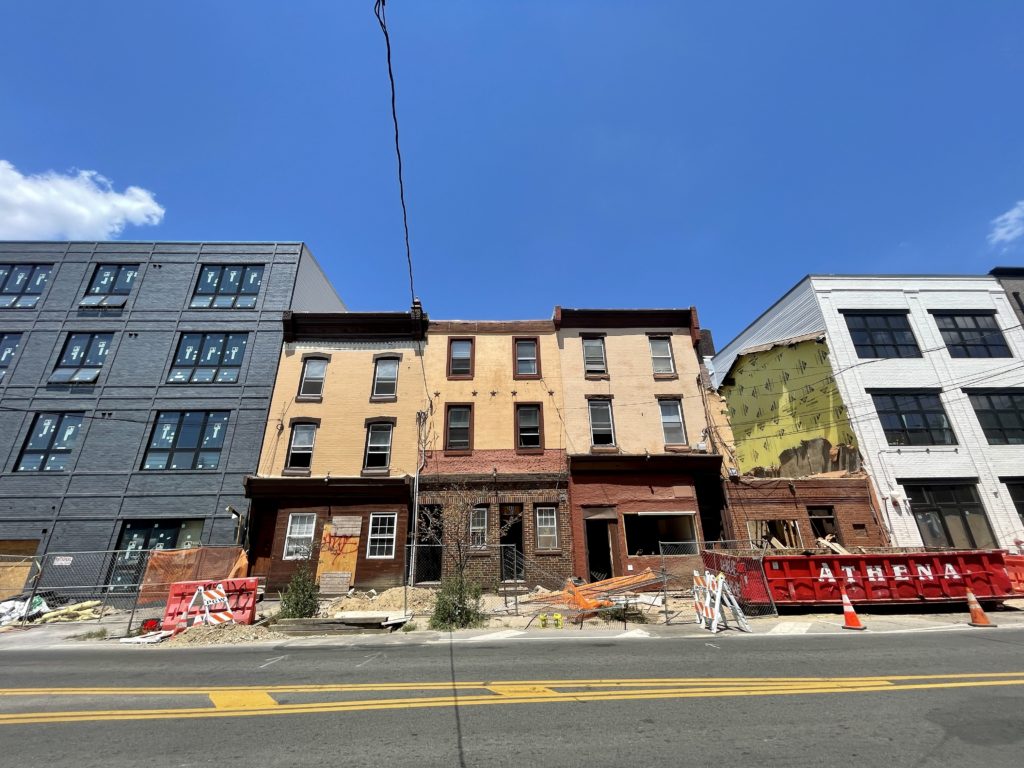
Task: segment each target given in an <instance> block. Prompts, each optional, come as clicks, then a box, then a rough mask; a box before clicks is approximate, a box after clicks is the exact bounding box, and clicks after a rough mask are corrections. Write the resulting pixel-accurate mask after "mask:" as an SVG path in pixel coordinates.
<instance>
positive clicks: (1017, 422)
mask: <svg viewBox="0 0 1024 768" xmlns="http://www.w3.org/2000/svg"><path fill="white" fill-rule="evenodd" d="M968 396H969V397H970V398H971V405H972V406H973V407H974V412H975V413H976V414H977V416H978V422H979V423H980V424H981V428H982V429H983V430H984V431H985V438H986V439H987V440H988V443H989V445H1024V390H1016V391H1014V390H1010V391H1008V392H992V393H985V394H981V393H978V394H974V393H969V395H968Z"/></svg>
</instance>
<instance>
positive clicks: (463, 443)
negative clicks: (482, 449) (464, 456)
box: [444, 405, 473, 451]
mask: <svg viewBox="0 0 1024 768" xmlns="http://www.w3.org/2000/svg"><path fill="white" fill-rule="evenodd" d="M447 416H448V418H447V426H446V427H445V439H444V449H445V450H446V451H470V450H472V449H473V429H472V427H473V406H471V405H449V406H448V414H447Z"/></svg>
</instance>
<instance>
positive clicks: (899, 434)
mask: <svg viewBox="0 0 1024 768" xmlns="http://www.w3.org/2000/svg"><path fill="white" fill-rule="evenodd" d="M869 394H870V395H871V398H872V401H873V402H874V406H875V411H876V412H877V413H878V419H879V423H880V424H881V427H882V431H883V432H885V439H886V442H887V443H888V444H889V445H892V446H936V445H959V443H958V442H957V437H956V433H955V432H954V431H953V426H952V424H951V423H950V421H949V416H948V414H947V413H946V408H945V405H943V403H942V399H941V398H940V397H939V393H938V392H937V391H922V390H887V391H884V392H879V391H875V392H869ZM897 398H913V400H914V402H913V403H909V402H902V403H901V402H900V401H899V400H898V399H897ZM905 405H907V406H913V407H909V408H904V407H903V406H905ZM910 416H913V417H915V419H914V420H915V421H916V420H918V419H920V420H921V421H923V425H922V426H913V427H912V426H910V425H908V423H907V418H908V417H910ZM938 416H941V418H942V420H943V421H944V422H945V424H944V426H941V427H937V426H932V425H931V424H930V423H929V422H930V420H929V417H938ZM896 419H898V420H899V422H900V426H896V424H895V420H896ZM934 420H935V419H934V418H933V419H932V421H934ZM887 422H888V424H887ZM935 432H941V433H942V434H943V438H944V439H942V440H936V439H935V436H934V434H933V433H935Z"/></svg>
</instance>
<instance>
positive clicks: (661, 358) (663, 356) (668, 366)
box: [650, 336, 676, 373]
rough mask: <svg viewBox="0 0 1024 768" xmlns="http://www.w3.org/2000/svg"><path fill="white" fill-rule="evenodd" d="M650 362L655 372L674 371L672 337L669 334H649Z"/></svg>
mask: <svg viewBox="0 0 1024 768" xmlns="http://www.w3.org/2000/svg"><path fill="white" fill-rule="evenodd" d="M650 341H651V363H652V365H653V366H654V372H655V373H675V372H676V362H675V360H674V359H673V358H672V339H671V337H669V336H651V339H650Z"/></svg>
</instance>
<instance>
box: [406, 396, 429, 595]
mask: <svg viewBox="0 0 1024 768" xmlns="http://www.w3.org/2000/svg"><path fill="white" fill-rule="evenodd" d="M426 423H427V412H426V411H417V412H416V474H415V475H414V476H413V479H412V547H410V550H409V577H408V579H407V581H408V582H409V586H410V587H411V586H414V585H415V583H416V547H417V546H418V545H419V540H420V472H422V471H423V467H424V466H426V463H427V452H426V450H425V448H424V440H423V436H422V434H423V428H424V426H425V425H426Z"/></svg>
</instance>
